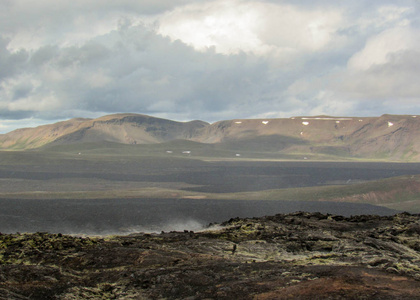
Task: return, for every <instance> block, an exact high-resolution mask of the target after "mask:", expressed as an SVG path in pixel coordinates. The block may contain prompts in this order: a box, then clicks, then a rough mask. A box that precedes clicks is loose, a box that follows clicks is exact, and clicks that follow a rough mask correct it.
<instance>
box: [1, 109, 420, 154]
mask: <svg viewBox="0 0 420 300" xmlns="http://www.w3.org/2000/svg"><path fill="white" fill-rule="evenodd" d="M419 135H420V118H418V116H415V115H389V114H385V115H382V116H380V117H334V116H324V115H322V116H299V117H291V118H276V119H233V120H222V121H218V122H215V123H212V124H209V123H207V122H204V121H200V120H194V121H189V122H178V121H173V120H168V119H162V118H156V117H152V116H148V115H142V114H132V113H126V114H112V115H106V116H102V117H99V118H96V119H84V118H75V119H70V120H67V121H62V122H58V123H54V124H47V125H42V126H38V127H35V128H22V129H17V130H14V131H12V132H9V133H6V134H2V135H0V150H28V149H37V148H40V147H45V146H53V145H63V144H64V145H65V144H74V143H90V142H103V141H106V142H115V143H121V144H159V143H164V142H169V141H174V140H188V141H194V142H198V143H203V144H216V145H223V147H225V148H228V149H236V150H238V151H240V150H244V151H246V150H247V149H252V150H253V151H257V152H262V153H264V152H267V153H268V152H270V153H302V154H305V153H306V154H314V155H318V154H319V155H321V154H328V155H332V156H337V157H354V158H365V159H385V160H397V161H420V141H418V139H417V137H418V136H419Z"/></svg>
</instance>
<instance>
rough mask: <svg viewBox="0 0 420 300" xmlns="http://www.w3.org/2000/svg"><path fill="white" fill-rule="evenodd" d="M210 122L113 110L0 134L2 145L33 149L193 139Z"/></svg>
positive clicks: (0, 143)
mask: <svg viewBox="0 0 420 300" xmlns="http://www.w3.org/2000/svg"><path fill="white" fill-rule="evenodd" d="M206 125H208V123H206V122H203V121H191V122H176V121H171V120H166V119H159V118H154V117H150V116H146V115H140V114H114V115H107V116H103V117H100V118H97V119H71V120H68V121H64V122H59V123H55V124H50V125H44V126H39V127H36V128H24V129H18V130H15V131H12V132H10V133H8V134H4V135H0V149H15V150H19V149H32V148H38V147H41V146H44V145H47V144H67V143H83V142H101V141H108V142H116V143H123V144H152V143H160V142H165V141H170V140H175V139H190V138H192V137H193V136H194V135H195V134H196V131H197V130H198V129H199V128H201V127H203V126H206Z"/></svg>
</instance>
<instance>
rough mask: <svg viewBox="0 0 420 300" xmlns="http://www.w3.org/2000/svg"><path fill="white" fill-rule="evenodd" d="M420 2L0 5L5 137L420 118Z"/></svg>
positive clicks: (185, 0) (1, 128) (0, 1)
mask: <svg viewBox="0 0 420 300" xmlns="http://www.w3.org/2000/svg"><path fill="white" fill-rule="evenodd" d="M419 79H420V1H419V0H411V1H409V0H400V1H398V0H396V1H387V0H381V1H379V0H370V1H369V0H366V1H361V0H353V1H336V0H323V1H320V0H311V1H309V0H308V1H305V0H294V1H291V0H290V1H288V0H285V1H281V0H277V1H274V0H195V1H192V0H118V1H117V0H115V1H111V0H59V1H57V0H37V1H33V0H0V133H5V132H9V131H11V130H13V129H15V128H21V127H32V126H37V125H41V124H47V123H53V122H56V121H59V120H66V119H70V118H75V117H88V118H94V117H99V116H102V115H107V114H112V113H118V112H128V113H141V114H147V115H152V116H155V117H161V118H168V119H172V120H177V121H189V120H203V121H207V122H215V121H219V120H227V119H239V118H287V117H292V116H303V115H305V116H314V115H332V116H379V115H382V114H385V113H389V114H420V84H419V81H420V80H419Z"/></svg>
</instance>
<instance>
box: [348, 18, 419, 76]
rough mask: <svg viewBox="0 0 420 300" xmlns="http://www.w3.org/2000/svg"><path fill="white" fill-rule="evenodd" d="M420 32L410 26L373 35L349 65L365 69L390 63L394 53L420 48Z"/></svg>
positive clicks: (352, 68)
mask: <svg viewBox="0 0 420 300" xmlns="http://www.w3.org/2000/svg"><path fill="white" fill-rule="evenodd" d="M419 33H420V32H419V31H418V30H414V29H412V28H410V27H409V26H402V27H396V28H391V29H388V30H385V31H383V32H381V33H380V34H378V35H376V36H373V37H371V38H370V39H369V40H368V41H367V43H366V45H365V47H364V48H363V49H362V50H361V51H359V52H357V53H356V54H354V55H353V56H352V57H351V58H350V60H349V62H348V67H349V68H350V69H351V70H356V71H357V70H359V71H365V70H368V69H369V68H371V67H373V66H376V65H384V64H386V63H389V62H390V60H391V59H392V57H393V55H394V54H398V53H401V52H404V51H407V50H410V49H416V48H417V49H419V47H420V39H419Z"/></svg>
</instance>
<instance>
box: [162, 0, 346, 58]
mask: <svg viewBox="0 0 420 300" xmlns="http://www.w3.org/2000/svg"><path fill="white" fill-rule="evenodd" d="M159 22H160V26H159V33H161V34H163V35H167V36H170V37H171V38H172V39H173V40H176V39H180V40H182V41H183V42H185V43H187V44H190V45H192V46H193V47H194V48H196V49H198V50H201V51H203V50H207V49H208V48H210V47H215V50H216V52H218V53H223V54H232V53H238V52H240V51H245V52H253V53H255V54H259V55H263V54H268V53H276V54H280V55H287V56H288V55H290V53H292V54H293V53H294V52H299V51H317V50H320V49H322V48H323V47H326V46H327V45H328V44H329V43H330V42H331V40H332V39H333V38H334V36H335V31H336V30H337V28H339V26H340V23H341V22H342V16H341V12H340V10H339V9H315V10H308V11H306V10H302V9H299V8H298V7H295V6H293V5H289V4H282V3H281V4H270V3H263V2H258V1H243V0H233V1H223V0H218V1H211V2H207V3H204V4H201V3H200V4H191V5H188V6H185V7H179V8H177V9H175V10H173V11H170V12H168V13H166V14H165V15H163V16H162V17H160V18H159Z"/></svg>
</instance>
